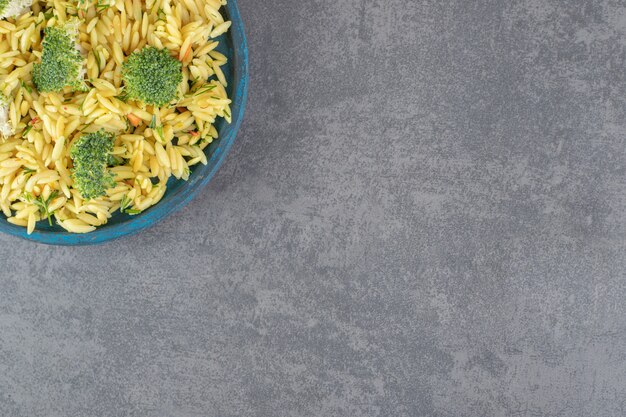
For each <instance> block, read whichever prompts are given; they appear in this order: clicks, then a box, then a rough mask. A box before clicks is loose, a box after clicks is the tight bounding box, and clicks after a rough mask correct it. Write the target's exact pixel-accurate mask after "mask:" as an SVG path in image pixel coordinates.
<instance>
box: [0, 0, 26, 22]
mask: <svg viewBox="0 0 626 417" xmlns="http://www.w3.org/2000/svg"><path fill="white" fill-rule="evenodd" d="M32 5H33V0H0V19H6V18H7V17H14V16H19V15H21V14H22V13H24V12H25V11H27V10H28V9H29V8H30V6H32Z"/></svg>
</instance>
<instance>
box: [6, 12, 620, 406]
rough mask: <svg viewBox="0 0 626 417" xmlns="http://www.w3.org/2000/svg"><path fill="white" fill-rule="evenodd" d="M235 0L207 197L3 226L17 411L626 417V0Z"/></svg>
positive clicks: (11, 392)
mask: <svg viewBox="0 0 626 417" xmlns="http://www.w3.org/2000/svg"><path fill="white" fill-rule="evenodd" d="M240 3H241V4H240V7H241V9H242V14H243V16H244V18H245V20H246V24H247V28H248V35H249V41H250V52H251V72H252V84H251V95H250V101H249V105H248V113H247V117H246V120H245V122H244V126H243V128H242V130H241V134H240V135H239V138H238V142H237V143H236V145H235V147H234V149H233V152H232V154H231V155H230V156H229V157H228V160H227V162H226V164H225V165H224V167H223V169H222V170H221V171H220V173H219V175H218V176H217V177H216V179H215V181H213V182H212V183H211V184H210V185H209V187H208V188H207V189H206V190H205V191H204V192H203V193H202V194H201V196H200V197H199V198H198V199H196V200H195V201H194V202H193V203H192V204H190V205H189V206H188V207H187V208H186V209H185V210H183V211H182V212H180V213H177V214H176V215H174V216H173V217H171V218H170V219H168V220H167V221H165V222H163V223H162V224H159V225H158V226H156V227H153V228H152V229H150V230H148V231H147V232H144V233H142V234H140V235H138V236H135V237H132V238H128V239H125V240H122V241H118V242H115V243H111V244H108V245H105V246H100V247H91V248H55V247H46V246H38V245H34V244H31V243H27V242H23V241H19V240H16V239H13V238H9V237H4V236H3V237H0V245H1V246H2V255H1V259H2V260H1V261H0V267H1V268H0V415H2V416H11V417H39V416H42V417H44V416H45V417H56V416H59V417H60V416H75V417H91V416H156V417H161V416H163V417H207V416H208V417H213V416H215V417H228V416H244V417H247V416H263V417H280V416H295V417H298V416H302V417H304V416H311V417H313V416H315V417H317V416H329V417H330V416H349V417H357V416H358V417H360V416H391V417H397V416H418V417H421V416H424V417H430V416H433V417H435V416H436V417H465V416H467V417H476V416H516V417H531V416H534V417H536V416H563V417H572V416H575V417H577V416H581V417H582V416H584V417H587V416H593V417H607V416H625V415H626V256H625V249H626V242H625V236H626V143H625V140H624V139H625V137H626V111H625V108H626V107H625V105H626V62H625V58H626V54H625V51H626V4H624V3H623V2H618V1H608V0H607V1H570V0H567V1H566V0H563V1H553V0H524V1H510V2H508V1H501V0H492V1H488V0H480V1H478V0H476V1H468V0H431V1H417V0H413V1H410V0H333V1H331V0H308V1H295V0H240Z"/></svg>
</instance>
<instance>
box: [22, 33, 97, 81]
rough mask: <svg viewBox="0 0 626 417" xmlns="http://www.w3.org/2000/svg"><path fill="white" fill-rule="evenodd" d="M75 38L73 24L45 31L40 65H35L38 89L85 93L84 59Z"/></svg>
mask: <svg viewBox="0 0 626 417" xmlns="http://www.w3.org/2000/svg"><path fill="white" fill-rule="evenodd" d="M76 38H77V31H76V28H75V26H74V25H73V24H71V23H68V24H66V25H65V26H63V27H47V28H45V29H44V38H43V42H42V44H43V52H42V54H41V63H38V64H35V65H34V66H33V81H34V83H35V86H36V87H37V90H39V91H42V92H45V91H48V92H59V91H61V90H63V89H64V88H65V87H71V88H72V90H80V91H82V90H85V88H86V86H85V82H84V80H83V76H84V74H85V69H84V65H83V64H84V62H85V59H84V58H83V56H82V55H81V53H80V51H79V50H78V45H77V43H76Z"/></svg>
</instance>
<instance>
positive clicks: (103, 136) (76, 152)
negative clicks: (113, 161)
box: [70, 130, 115, 200]
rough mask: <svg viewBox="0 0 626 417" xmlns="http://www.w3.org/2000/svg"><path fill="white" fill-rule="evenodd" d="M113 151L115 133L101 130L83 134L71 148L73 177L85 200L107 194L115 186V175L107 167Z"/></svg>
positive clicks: (75, 186) (75, 185)
mask: <svg viewBox="0 0 626 417" xmlns="http://www.w3.org/2000/svg"><path fill="white" fill-rule="evenodd" d="M111 151H113V135H112V134H111V133H106V132H105V131H104V130H100V131H98V132H94V133H87V134H84V135H82V136H81V137H80V138H79V139H78V140H77V141H76V142H74V144H73V145H72V148H71V149H70V157H71V158H72V161H73V162H74V168H72V179H73V180H74V188H76V189H77V190H78V191H79V192H80V194H81V196H82V197H83V198H84V199H85V200H91V199H92V198H97V197H100V196H103V195H104V194H106V190H108V189H109V188H111V187H114V186H115V180H114V178H113V175H112V174H111V173H110V172H109V170H108V169H107V165H108V163H109V161H110V156H111Z"/></svg>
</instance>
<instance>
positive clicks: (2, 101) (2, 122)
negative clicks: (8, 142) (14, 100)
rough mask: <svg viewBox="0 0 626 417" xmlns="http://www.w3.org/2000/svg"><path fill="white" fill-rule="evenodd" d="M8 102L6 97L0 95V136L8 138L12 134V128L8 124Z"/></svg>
mask: <svg viewBox="0 0 626 417" xmlns="http://www.w3.org/2000/svg"><path fill="white" fill-rule="evenodd" d="M9 106H10V102H9V99H8V98H7V96H5V95H4V94H2V93H0V135H2V136H3V137H5V138H6V137H9V136H11V135H12V134H13V128H12V127H11V123H10V122H9Z"/></svg>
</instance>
